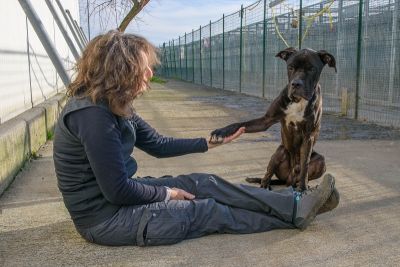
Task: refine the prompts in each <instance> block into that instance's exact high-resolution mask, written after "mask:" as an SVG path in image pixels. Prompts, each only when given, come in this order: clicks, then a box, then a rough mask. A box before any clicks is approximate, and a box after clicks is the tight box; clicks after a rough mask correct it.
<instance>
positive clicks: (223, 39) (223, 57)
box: [222, 14, 225, 89]
mask: <svg viewBox="0 0 400 267" xmlns="http://www.w3.org/2000/svg"><path fill="white" fill-rule="evenodd" d="M222 89H225V14H222Z"/></svg>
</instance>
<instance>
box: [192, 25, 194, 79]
mask: <svg viewBox="0 0 400 267" xmlns="http://www.w3.org/2000/svg"><path fill="white" fill-rule="evenodd" d="M192 78H193V79H192V82H194V30H193V29H192Z"/></svg>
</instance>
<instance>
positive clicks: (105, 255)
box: [0, 81, 400, 266]
mask: <svg viewBox="0 0 400 267" xmlns="http://www.w3.org/2000/svg"><path fill="white" fill-rule="evenodd" d="M267 106H268V102H267V101H265V100H263V99H260V98H255V97H250V96H244V95H239V94H235V93H230V92H226V91H222V90H217V89H210V88H204V87H201V86H196V85H192V84H189V83H183V82H177V81H169V82H168V83H166V84H165V85H153V89H152V90H151V92H150V93H148V94H146V95H145V96H144V97H142V98H140V99H139V100H138V101H137V103H136V108H137V111H138V113H139V114H141V115H142V116H143V117H144V118H145V119H146V120H147V121H148V122H149V123H150V124H152V125H153V126H154V127H155V128H156V129H158V130H159V132H161V133H163V134H165V135H172V136H176V137H198V136H207V135H208V133H209V132H210V131H211V130H213V129H215V128H219V127H222V126H225V125H226V124H228V123H232V122H236V121H238V120H247V119H250V118H255V117H256V116H259V115H261V114H263V113H264V112H265V109H266V107H267ZM322 123H323V128H322V134H321V138H320V141H319V142H318V144H317V146H316V150H317V151H319V152H320V153H322V154H323V155H325V157H326V161H327V169H328V172H330V173H332V174H333V175H334V176H335V177H336V185H337V188H338V189H339V191H340V193H341V203H340V205H339V207H338V208H337V209H336V210H334V211H333V212H330V213H327V214H323V215H320V216H318V217H317V219H316V220H315V221H314V222H313V223H312V224H311V225H310V227H309V228H308V229H306V230H305V231H303V232H301V231H298V230H275V231H271V232H266V233H259V234H250V235H228V234H226V235H210V236H207V237H203V238H200V239H195V240H187V241H184V242H182V243H180V244H177V245H173V246H168V247H167V246H165V247H148V248H139V247H103V246H98V245H93V244H90V243H87V242H86V241H84V240H83V239H82V238H80V236H79V235H78V234H77V233H76V232H75V230H74V227H73V224H72V222H71V221H70V219H69V215H68V213H67V211H66V209H65V208H64V205H63V202H62V200H61V198H60V193H59V192H58V189H57V184H56V178H55V174H54V168H53V160H52V143H51V142H49V143H47V144H46V145H45V146H44V147H43V148H42V150H41V151H40V157H39V158H38V159H36V160H32V161H31V162H30V163H28V164H27V165H26V166H25V167H24V169H23V170H22V172H21V173H20V174H19V175H18V177H17V178H16V179H15V181H14V183H13V184H12V185H11V186H10V188H9V189H8V190H7V191H6V192H5V194H3V196H2V197H1V198H0V208H1V210H0V211H1V214H0V266H62V265H68V266H71V265H72V266H82V265H85V266H105V265H106V266H400V193H399V190H400V183H399V175H400V171H399V170H400V167H399V166H400V132H399V131H398V130H395V129H390V128H384V127H378V126H375V125H371V124H365V123H360V122H355V121H352V120H347V119H341V118H339V117H336V116H333V115H324V118H323V122H322ZM278 142H279V127H273V128H272V129H271V130H270V131H267V132H263V133H258V134H247V135H243V137H242V138H240V139H239V140H237V141H236V142H234V143H232V144H229V145H225V146H222V147H218V148H215V149H213V150H211V151H209V152H207V153H205V154H195V155H188V156H184V157H178V158H171V159H156V158H152V157H150V156H148V155H146V154H144V153H142V152H139V151H136V152H135V153H136V155H135V156H136V158H137V159H138V162H139V166H140V169H139V172H138V175H139V176H143V175H153V176H161V175H163V174H172V175H178V174H182V173H191V172H212V173H216V174H218V175H220V176H222V177H224V178H226V179H228V180H230V181H232V182H243V178H244V177H246V176H256V175H257V176H261V175H263V173H264V171H265V170H266V164H267V161H268V159H269V157H270V156H271V154H272V152H273V151H274V150H275V149H276V147H277V145H278Z"/></svg>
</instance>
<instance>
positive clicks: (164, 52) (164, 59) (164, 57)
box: [162, 42, 168, 76]
mask: <svg viewBox="0 0 400 267" xmlns="http://www.w3.org/2000/svg"><path fill="white" fill-rule="evenodd" d="M162 54H163V61H164V64H163V65H164V67H163V68H162V70H163V75H164V76H168V74H167V75H165V71H166V70H168V65H167V69H165V62H167V63H168V59H167V58H166V56H165V54H166V51H165V42H164V43H163V53H162Z"/></svg>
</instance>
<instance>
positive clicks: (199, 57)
mask: <svg viewBox="0 0 400 267" xmlns="http://www.w3.org/2000/svg"><path fill="white" fill-rule="evenodd" d="M399 2H400V0H362V1H360V0H357V1H356V0H303V1H298V0H259V1H256V2H255V3H253V4H251V5H249V6H247V7H246V8H241V9H240V10H238V11H237V12H235V13H233V14H230V15H227V16H224V17H223V18H222V19H220V20H219V21H217V22H214V23H211V26H210V24H207V25H205V26H202V27H201V30H200V29H198V30H197V31H195V32H194V33H193V34H187V35H186V45H185V49H184V51H183V52H182V51H181V50H178V52H175V53H174V54H175V55H176V54H180V55H181V56H180V57H181V58H180V61H182V59H183V58H184V57H185V56H187V58H186V59H185V71H182V62H179V64H181V65H179V66H180V67H179V71H182V73H185V75H183V74H180V75H181V78H183V79H186V80H189V81H193V82H195V83H199V84H205V85H209V86H210V85H211V86H214V87H219V88H224V89H228V90H234V91H240V92H243V93H246V94H251V95H256V96H263V97H266V98H268V99H273V98H275V97H276V96H277V95H278V94H279V92H280V91H281V90H282V89H283V88H284V86H285V85H286V84H287V82H288V80H287V74H286V73H287V71H286V63H285V62H284V61H283V60H281V59H280V58H276V57H275V55H276V54H277V53H278V52H279V51H281V50H283V49H285V48H287V47H296V48H311V49H313V50H316V51H319V50H326V51H328V52H329V53H331V54H332V55H333V56H334V57H335V58H336V66H337V73H335V71H334V70H333V69H332V68H328V67H326V68H325V69H324V70H323V72H322V74H321V78H320V83H321V85H322V93H323V102H324V107H323V108H324V110H325V111H328V112H333V113H339V114H341V115H344V116H347V117H351V118H356V119H361V120H368V121H373V122H378V123H381V124H384V125H393V126H396V127H400V116H399V115H400V64H399V62H400V47H399V46H400V37H399V35H400V32H399V31H400V30H399V29H400V21H399V20H400V14H399V13H400V3H399ZM360 14H361V16H360ZM182 40H183V39H182V37H181V38H180V39H179V40H178V42H179V41H180V42H181V43H182ZM174 43H175V45H176V42H174ZM165 50H168V49H167V48H165ZM169 50H170V49H169ZM179 51H181V53H179ZM182 55H183V56H182ZM170 58H171V57H170ZM186 61H187V63H186ZM173 62H174V63H175V65H173V66H175V68H176V64H178V62H177V61H176V59H175V60H174V61H173ZM186 64H187V67H186ZM173 66H172V67H173ZM166 67H167V69H171V64H168V62H167V64H166ZM179 71H178V72H179ZM164 73H169V76H170V77H172V76H171V71H169V72H164ZM173 74H174V75H175V76H176V72H174V73H173ZM177 77H179V76H177Z"/></svg>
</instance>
